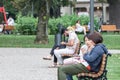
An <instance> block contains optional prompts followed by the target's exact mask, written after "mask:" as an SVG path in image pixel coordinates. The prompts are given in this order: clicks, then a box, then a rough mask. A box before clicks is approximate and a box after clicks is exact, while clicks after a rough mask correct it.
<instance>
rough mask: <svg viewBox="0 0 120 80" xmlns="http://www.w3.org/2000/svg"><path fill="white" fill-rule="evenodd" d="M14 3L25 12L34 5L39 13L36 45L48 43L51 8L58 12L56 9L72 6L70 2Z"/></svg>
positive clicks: (31, 0) (23, 0)
mask: <svg viewBox="0 0 120 80" xmlns="http://www.w3.org/2000/svg"><path fill="white" fill-rule="evenodd" d="M12 3H13V4H14V6H15V7H16V8H18V9H19V10H20V11H23V10H25V9H27V8H28V6H30V5H31V4H34V9H35V10H36V11H37V13H38V24H37V35H36V38H35V43H44V44H47V43H48V31H47V25H48V20H49V13H50V12H49V10H50V8H53V10H56V9H55V8H56V7H60V6H61V5H63V6H65V5H68V4H70V2H69V0H12ZM27 10H28V9H27Z"/></svg>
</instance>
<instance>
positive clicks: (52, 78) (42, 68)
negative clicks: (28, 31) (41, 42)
mask: <svg viewBox="0 0 120 80" xmlns="http://www.w3.org/2000/svg"><path fill="white" fill-rule="evenodd" d="M49 52H50V49H45V48H0V80H57V75H56V73H57V69H56V68H48V66H49V65H51V64H52V61H45V60H43V59H42V57H43V56H45V55H48V54H49Z"/></svg>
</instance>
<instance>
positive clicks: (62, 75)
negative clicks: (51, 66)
mask: <svg viewBox="0 0 120 80" xmlns="http://www.w3.org/2000/svg"><path fill="white" fill-rule="evenodd" d="M81 72H89V71H88V70H87V68H86V67H85V66H84V65H82V64H81V63H79V64H73V65H65V66H61V67H59V68H58V80H66V75H67V74H70V75H76V74H78V73H81Z"/></svg>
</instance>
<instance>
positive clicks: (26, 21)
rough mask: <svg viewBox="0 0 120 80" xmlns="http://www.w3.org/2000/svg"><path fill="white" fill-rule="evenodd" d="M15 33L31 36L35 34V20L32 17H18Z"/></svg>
mask: <svg viewBox="0 0 120 80" xmlns="http://www.w3.org/2000/svg"><path fill="white" fill-rule="evenodd" d="M16 23H17V25H16V33H20V34H22V35H25V34H27V35H33V34H35V33H36V26H37V19H36V18H33V17H26V16H23V17H22V16H18V18H17V20H16Z"/></svg>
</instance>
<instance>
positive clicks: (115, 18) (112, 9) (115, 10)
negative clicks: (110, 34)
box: [107, 0, 120, 29]
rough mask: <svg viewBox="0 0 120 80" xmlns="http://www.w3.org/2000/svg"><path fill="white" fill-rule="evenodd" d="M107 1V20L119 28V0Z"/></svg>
mask: <svg viewBox="0 0 120 80" xmlns="http://www.w3.org/2000/svg"><path fill="white" fill-rule="evenodd" d="M107 1H108V3H109V20H110V21H109V22H110V24H115V25H116V26H117V28H119V29H120V15H119V14H120V0H107Z"/></svg>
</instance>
